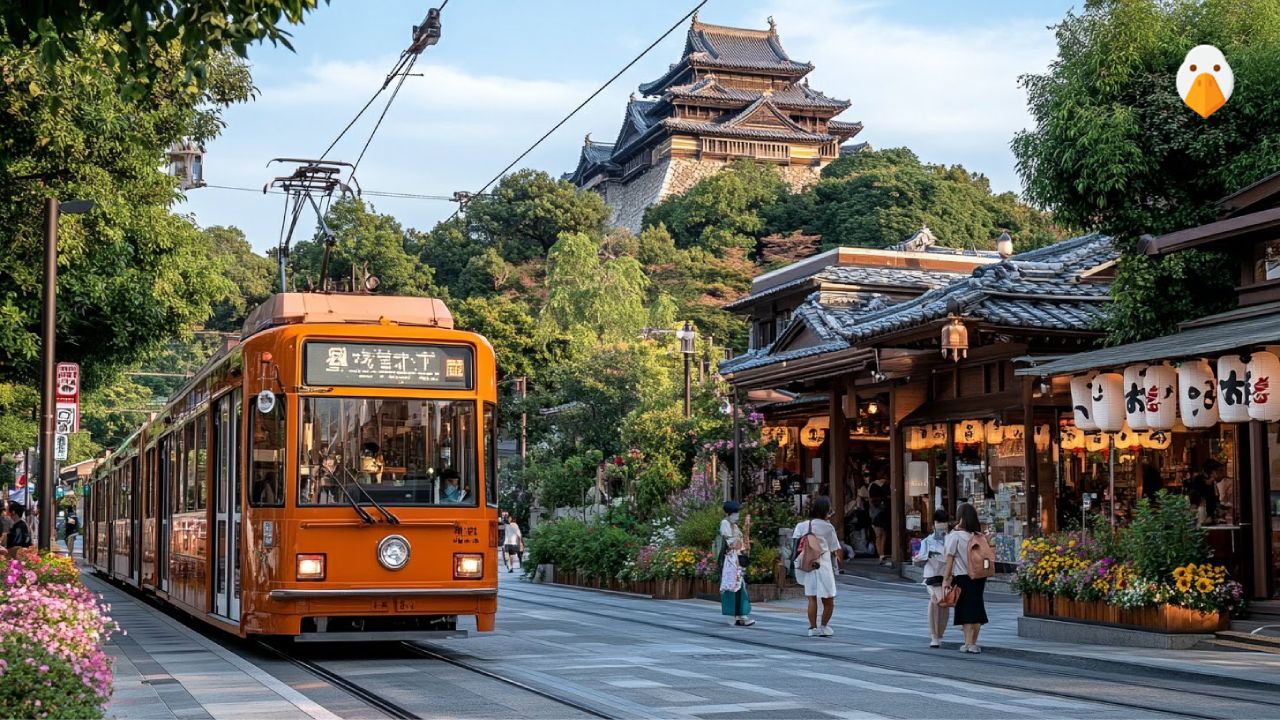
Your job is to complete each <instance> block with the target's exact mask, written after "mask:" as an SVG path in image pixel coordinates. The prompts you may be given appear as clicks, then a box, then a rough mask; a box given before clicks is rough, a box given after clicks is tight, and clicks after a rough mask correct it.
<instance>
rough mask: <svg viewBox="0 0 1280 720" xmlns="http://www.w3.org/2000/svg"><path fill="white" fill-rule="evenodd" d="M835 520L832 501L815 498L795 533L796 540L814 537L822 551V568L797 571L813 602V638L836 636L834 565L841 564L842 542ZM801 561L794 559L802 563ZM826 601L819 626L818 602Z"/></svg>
mask: <svg viewBox="0 0 1280 720" xmlns="http://www.w3.org/2000/svg"><path fill="white" fill-rule="evenodd" d="M830 517H831V500H830V499H829V498H828V497H827V496H825V495H819V496H818V497H816V498H814V500H813V504H812V505H810V506H809V519H808V520H801V521H800V522H798V523H796V527H795V529H794V530H793V531H792V532H791V537H792V539H793V540H798V539H800V538H803V537H806V536H808V535H812V536H813V537H811V538H809V541H816V542H817V543H818V547H819V549H820V550H821V551H822V553H821V555H820V557H819V560H818V566H817V567H816V568H814V569H812V570H809V569H804V568H801V567H799V566H797V567H796V580H797V581H799V583H800V584H801V585H803V586H804V594H805V597H807V598H808V600H809V608H808V610H809V637H831V636H832V635H834V634H835V632H834V631H833V630H832V629H831V627H830V622H831V615H832V613H834V612H835V608H836V574H835V570H834V567H833V566H834V565H835V564H837V563H838V562H839V558H840V556H839V553H841V552H843V551H842V550H841V549H840V539H839V538H838V537H836V529H835V527H833V526H832V525H831V523H830V522H829V518H830ZM799 561H800V558H799V557H796V558H793V559H792V562H793V563H798V562H799ZM819 599H821V600H822V622H821V624H819V622H818V600H819Z"/></svg>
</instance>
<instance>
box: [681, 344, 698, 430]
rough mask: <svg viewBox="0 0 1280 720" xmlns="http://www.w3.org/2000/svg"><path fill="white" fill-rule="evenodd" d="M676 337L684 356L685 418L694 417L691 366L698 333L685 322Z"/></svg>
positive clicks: (695, 350)
mask: <svg viewBox="0 0 1280 720" xmlns="http://www.w3.org/2000/svg"><path fill="white" fill-rule="evenodd" d="M676 337H677V338H679V339H680V352H681V353H683V354H684V416H685V417H693V397H692V395H691V392H692V388H691V386H690V364H691V363H692V362H693V354H694V353H695V352H697V347H696V346H697V343H698V331H697V330H694V329H693V323H691V322H689V321H688V320H685V321H684V327H682V328H680V329H679V330H677V331H676Z"/></svg>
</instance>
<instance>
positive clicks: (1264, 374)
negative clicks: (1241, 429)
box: [1249, 350, 1280, 422]
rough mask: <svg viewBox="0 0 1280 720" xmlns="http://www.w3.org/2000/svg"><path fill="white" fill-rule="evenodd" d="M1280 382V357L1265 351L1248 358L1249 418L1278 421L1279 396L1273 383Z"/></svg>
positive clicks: (1279, 414)
mask: <svg viewBox="0 0 1280 720" xmlns="http://www.w3.org/2000/svg"><path fill="white" fill-rule="evenodd" d="M1277 380H1280V357H1276V354H1275V353H1270V352H1266V351H1262V350H1260V351H1258V352H1255V353H1254V354H1253V355H1252V356H1251V357H1250V358H1249V417H1250V418H1252V419H1254V420H1261V421H1263V422H1275V421H1277V420H1280V395H1277V394H1276V392H1275V390H1276V388H1275V383H1276V381H1277Z"/></svg>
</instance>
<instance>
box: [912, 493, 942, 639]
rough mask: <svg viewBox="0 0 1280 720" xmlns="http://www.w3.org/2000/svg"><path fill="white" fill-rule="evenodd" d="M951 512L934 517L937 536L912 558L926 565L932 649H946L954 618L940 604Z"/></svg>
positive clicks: (922, 543)
mask: <svg viewBox="0 0 1280 720" xmlns="http://www.w3.org/2000/svg"><path fill="white" fill-rule="evenodd" d="M947 525H948V518H947V511H946V510H943V509H941V508H939V509H938V510H935V511H934V513H933V532H932V533H930V534H928V535H926V536H925V538H924V539H923V540H921V541H920V552H918V553H916V555H915V557H913V558H911V559H912V561H913V562H917V563H924V586H925V588H926V589H927V590H928V591H929V647H931V648H939V647H942V635H943V633H945V632H946V630H947V620H949V619H950V618H951V608H949V607H943V606H942V605H940V604H939V601H941V600H942V597H943V595H942V574H943V573H942V571H943V565H944V564H945V561H944V560H943V558H944V557H945V555H946V538H947Z"/></svg>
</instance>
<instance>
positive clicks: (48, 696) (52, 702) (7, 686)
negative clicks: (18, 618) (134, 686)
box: [0, 634, 110, 718]
mask: <svg viewBox="0 0 1280 720" xmlns="http://www.w3.org/2000/svg"><path fill="white" fill-rule="evenodd" d="M107 675H108V677H110V671H109V670H108V671H107ZM105 701H106V698H105V697H103V696H100V695H98V693H97V692H95V691H94V689H93V688H91V687H89V686H88V685H86V684H85V683H84V681H83V680H82V679H81V676H80V675H79V674H78V673H77V672H76V670H75V668H74V667H73V666H72V664H71V663H69V662H67V661H66V660H65V659H63V658H62V657H60V656H58V655H54V654H53V653H52V652H50V651H48V650H46V649H45V648H42V647H40V646H39V645H38V644H37V643H35V642H32V641H31V640H28V639H23V638H19V637H16V636H14V635H12V634H6V636H5V637H4V640H3V641H0V715H2V716H3V717H8V718H101V717H102V716H103V712H102V704H103V703H104V702H105Z"/></svg>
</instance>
